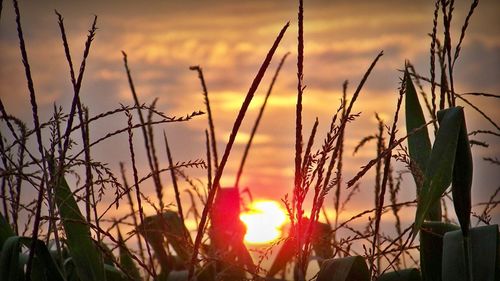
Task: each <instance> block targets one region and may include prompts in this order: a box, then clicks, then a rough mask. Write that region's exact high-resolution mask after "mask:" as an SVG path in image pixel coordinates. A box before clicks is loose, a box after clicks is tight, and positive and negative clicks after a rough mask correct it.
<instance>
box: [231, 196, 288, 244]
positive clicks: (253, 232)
mask: <svg viewBox="0 0 500 281" xmlns="http://www.w3.org/2000/svg"><path fill="white" fill-rule="evenodd" d="M240 219H241V221H243V223H244V224H245V226H246V227H247V233H246V235H245V242H247V243H251V244H265V243H269V242H272V241H274V240H276V239H278V238H279V237H280V236H281V227H282V226H283V225H284V224H285V222H286V220H287V215H286V213H285V211H284V210H283V208H281V206H280V205H279V204H278V202H276V201H272V200H262V201H254V202H252V203H251V204H250V206H248V211H246V212H244V213H242V214H241V215H240Z"/></svg>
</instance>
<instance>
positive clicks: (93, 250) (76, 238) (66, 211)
mask: <svg viewBox="0 0 500 281" xmlns="http://www.w3.org/2000/svg"><path fill="white" fill-rule="evenodd" d="M55 197H56V204H57V207H58V208H59V214H60V216H61V219H62V223H63V227H64V231H65V234H66V244H67V245H68V249H69V254H70V256H71V257H72V258H73V262H74V264H75V269H76V272H77V274H78V277H79V278H80V280H81V281H95V280H106V275H105V273H104V263H103V259H102V256H101V253H100V252H99V251H98V249H97V247H96V246H95V245H94V242H93V240H92V237H91V235H90V228H89V226H88V225H87V221H86V220H85V219H84V218H83V216H82V214H81V212H80V210H79V209H78V205H77V204H76V201H75V199H74V198H73V193H72V192H71V189H70V188H69V186H68V183H67V182H66V180H65V179H64V177H59V179H58V184H57V185H56V187H55Z"/></svg>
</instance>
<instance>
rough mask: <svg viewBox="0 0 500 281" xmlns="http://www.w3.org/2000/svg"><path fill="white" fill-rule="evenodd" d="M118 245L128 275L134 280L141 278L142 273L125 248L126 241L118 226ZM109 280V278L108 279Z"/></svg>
mask: <svg viewBox="0 0 500 281" xmlns="http://www.w3.org/2000/svg"><path fill="white" fill-rule="evenodd" d="M118 245H119V251H120V265H121V267H122V268H123V269H124V270H126V271H127V273H128V275H130V277H132V278H133V279H134V280H137V281H139V280H141V275H140V273H139V269H137V266H136V265H135V263H134V260H133V259H132V256H131V255H130V252H129V251H127V249H126V248H125V247H126V246H125V242H124V241H123V237H122V234H121V232H120V229H119V228H118ZM108 280H109V279H108Z"/></svg>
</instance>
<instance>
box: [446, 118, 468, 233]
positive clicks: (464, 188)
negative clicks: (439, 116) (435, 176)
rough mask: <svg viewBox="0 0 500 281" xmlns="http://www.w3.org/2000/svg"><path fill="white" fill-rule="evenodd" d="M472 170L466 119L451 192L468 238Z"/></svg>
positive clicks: (463, 122)
mask: <svg viewBox="0 0 500 281" xmlns="http://www.w3.org/2000/svg"><path fill="white" fill-rule="evenodd" d="M472 169H473V168H472V154H471V150H470V144H469V137H468V136H467V126H466V124H465V118H463V119H462V124H461V126H460V133H459V135H458V144H457V152H456V156H455V165H454V166H453V178H452V182H451V192H452V195H453V206H455V213H456V214H457V218H458V221H459V222H460V226H461V228H462V233H463V235H464V236H468V232H469V224H470V211H471V188H472Z"/></svg>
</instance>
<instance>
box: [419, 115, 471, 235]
mask: <svg viewBox="0 0 500 281" xmlns="http://www.w3.org/2000/svg"><path fill="white" fill-rule="evenodd" d="M438 115H440V116H441V117H442V118H441V122H440V125H441V126H440V128H439V130H438V132H437V135H436V140H435V141H434V146H433V147H432V151H431V155H430V156H429V161H428V162H427V170H426V171H425V179H424V184H423V186H422V190H421V191H420V194H419V200H418V206H417V212H416V215H415V224H414V228H413V235H416V234H417V233H418V230H419V229H420V227H421V226H422V223H423V222H424V219H426V218H427V215H428V213H429V211H430V210H431V207H432V206H433V205H434V204H437V203H439V200H440V198H441V195H443V193H444V192H445V191H446V189H447V188H448V186H449V185H450V183H451V180H452V174H453V167H454V164H455V155H456V151H457V144H458V136H459V132H460V130H461V126H462V124H463V122H464V121H463V119H464V112H463V108H461V107H453V108H449V109H446V110H443V111H440V112H439V113H438Z"/></svg>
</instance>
